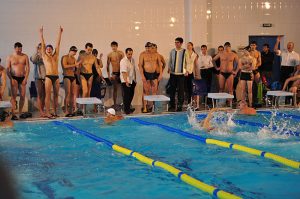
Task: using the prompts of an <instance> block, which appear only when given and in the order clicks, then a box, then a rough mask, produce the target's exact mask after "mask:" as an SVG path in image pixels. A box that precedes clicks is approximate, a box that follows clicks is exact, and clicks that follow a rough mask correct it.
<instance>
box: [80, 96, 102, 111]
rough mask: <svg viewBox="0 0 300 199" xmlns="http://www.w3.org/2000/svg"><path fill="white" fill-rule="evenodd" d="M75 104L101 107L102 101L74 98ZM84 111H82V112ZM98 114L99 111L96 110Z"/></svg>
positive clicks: (90, 98)
mask: <svg viewBox="0 0 300 199" xmlns="http://www.w3.org/2000/svg"><path fill="white" fill-rule="evenodd" d="M76 103H77V104H80V105H102V101H101V100H100V99H98V98H96V97H82V98H76ZM103 107H104V106H103ZM85 111H86V110H84V112H85ZM98 112H99V110H98ZM104 112H105V107H104Z"/></svg>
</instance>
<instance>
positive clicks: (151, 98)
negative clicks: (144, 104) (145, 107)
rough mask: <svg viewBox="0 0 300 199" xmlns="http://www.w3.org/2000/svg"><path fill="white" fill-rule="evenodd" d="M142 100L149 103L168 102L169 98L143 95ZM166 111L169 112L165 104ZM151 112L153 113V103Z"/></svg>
mask: <svg viewBox="0 0 300 199" xmlns="http://www.w3.org/2000/svg"><path fill="white" fill-rule="evenodd" d="M144 100H146V101H150V102H169V101H170V98H169V97H167V96H165V95H145V96H144ZM168 110H169V106H168V103H167V111H168ZM152 112H154V103H153V108H152Z"/></svg>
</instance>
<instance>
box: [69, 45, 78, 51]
mask: <svg viewBox="0 0 300 199" xmlns="http://www.w3.org/2000/svg"><path fill="white" fill-rule="evenodd" d="M70 51H75V52H77V51H78V49H77V48H76V46H71V48H70Z"/></svg>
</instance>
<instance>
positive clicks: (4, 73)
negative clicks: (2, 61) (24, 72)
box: [0, 69, 6, 100]
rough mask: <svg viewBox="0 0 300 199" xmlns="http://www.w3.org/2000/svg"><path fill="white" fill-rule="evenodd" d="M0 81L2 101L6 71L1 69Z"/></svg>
mask: <svg viewBox="0 0 300 199" xmlns="http://www.w3.org/2000/svg"><path fill="white" fill-rule="evenodd" d="M1 73H2V74H1V81H2V85H1V91H0V92H1V98H2V100H3V95H4V91H5V88H6V70H5V69H3V70H2V72H1Z"/></svg>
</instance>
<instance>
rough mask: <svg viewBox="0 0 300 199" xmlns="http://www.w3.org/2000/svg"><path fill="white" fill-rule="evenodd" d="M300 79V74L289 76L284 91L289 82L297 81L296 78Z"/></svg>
mask: <svg viewBox="0 0 300 199" xmlns="http://www.w3.org/2000/svg"><path fill="white" fill-rule="evenodd" d="M299 79H300V75H296V76H293V77H290V78H287V79H286V80H285V82H284V86H283V88H282V90H283V91H285V89H286V87H287V85H288V84H289V82H290V81H296V80H299Z"/></svg>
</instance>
